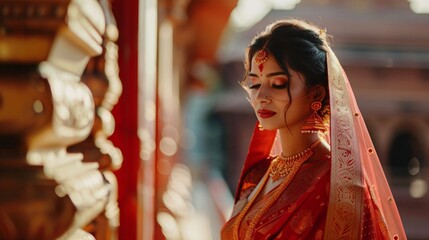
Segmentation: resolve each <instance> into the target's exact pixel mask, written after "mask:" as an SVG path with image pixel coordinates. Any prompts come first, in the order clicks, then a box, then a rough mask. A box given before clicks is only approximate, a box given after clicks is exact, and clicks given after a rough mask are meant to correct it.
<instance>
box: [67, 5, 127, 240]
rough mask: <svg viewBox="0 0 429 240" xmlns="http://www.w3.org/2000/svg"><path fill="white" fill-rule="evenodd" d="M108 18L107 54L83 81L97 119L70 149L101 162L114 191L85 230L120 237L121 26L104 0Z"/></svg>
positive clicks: (99, 235) (97, 59)
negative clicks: (116, 135) (115, 137)
mask: <svg viewBox="0 0 429 240" xmlns="http://www.w3.org/2000/svg"><path fill="white" fill-rule="evenodd" d="M99 2H100V5H101V7H102V9H103V12H104V16H105V18H106V32H105V35H104V37H103V39H104V40H103V53H102V54H101V55H100V56H96V57H94V58H92V59H91V60H90V61H89V63H88V65H87V67H86V69H85V72H84V74H83V76H82V82H83V83H85V85H87V86H88V88H89V89H90V91H91V93H92V96H93V98H94V112H95V119H94V124H93V127H92V130H91V133H90V135H89V136H88V137H87V138H86V139H85V140H84V141H82V142H80V143H77V144H75V145H72V146H70V147H69V148H68V150H69V151H70V152H81V153H83V155H84V158H83V161H84V162H88V163H97V164H98V169H99V170H100V172H101V173H102V174H103V176H104V178H105V180H106V182H107V183H108V184H109V186H110V188H111V189H110V190H111V193H110V195H109V200H108V203H107V205H106V208H105V210H104V211H103V212H102V213H101V214H100V215H99V216H97V217H96V218H95V219H94V220H93V221H92V222H91V223H90V224H89V225H87V226H86V227H85V230H87V231H88V232H90V233H91V234H92V235H93V236H95V237H96V239H117V238H118V234H117V228H118V226H119V207H118V202H117V198H118V183H117V180H116V176H115V175H114V174H113V173H112V171H114V170H117V169H119V168H120V167H121V165H122V160H123V157H122V153H121V151H120V150H119V149H118V148H116V147H115V146H114V145H113V144H112V142H111V141H110V140H108V138H109V137H110V136H111V135H112V134H113V131H114V129H115V120H114V118H113V115H112V113H111V111H112V109H113V106H114V105H115V104H116V103H117V102H118V99H119V96H120V95H121V93H122V83H121V81H120V79H119V67H118V46H117V45H116V44H115V42H116V41H117V39H118V29H117V27H116V22H115V19H114V16H113V14H112V12H111V8H110V3H109V2H108V1H107V0H100V1H99Z"/></svg>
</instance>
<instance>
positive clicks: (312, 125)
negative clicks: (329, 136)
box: [301, 101, 326, 133]
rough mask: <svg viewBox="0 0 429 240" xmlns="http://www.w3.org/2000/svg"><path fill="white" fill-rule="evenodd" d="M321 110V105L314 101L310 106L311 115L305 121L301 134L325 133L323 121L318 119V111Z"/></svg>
mask: <svg viewBox="0 0 429 240" xmlns="http://www.w3.org/2000/svg"><path fill="white" fill-rule="evenodd" d="M321 108H322V103H321V102H319V101H315V102H313V103H312V104H311V109H312V110H313V114H311V116H310V117H309V118H308V119H307V121H306V122H305V124H304V126H302V129H301V133H317V132H326V127H325V124H323V119H322V118H321V117H320V115H319V113H317V111H319V110H320V109H321Z"/></svg>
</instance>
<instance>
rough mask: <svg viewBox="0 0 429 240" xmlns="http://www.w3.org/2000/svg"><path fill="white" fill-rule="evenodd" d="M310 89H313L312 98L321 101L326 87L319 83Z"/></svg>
mask: <svg viewBox="0 0 429 240" xmlns="http://www.w3.org/2000/svg"><path fill="white" fill-rule="evenodd" d="M312 91H314V96H313V99H314V100H315V101H319V102H321V101H322V100H323V99H324V98H325V96H326V88H325V87H324V86H323V85H321V84H317V85H316V86H314V87H313V89H312Z"/></svg>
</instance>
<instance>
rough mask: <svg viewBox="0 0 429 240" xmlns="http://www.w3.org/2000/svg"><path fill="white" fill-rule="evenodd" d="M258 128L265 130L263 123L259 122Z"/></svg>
mask: <svg viewBox="0 0 429 240" xmlns="http://www.w3.org/2000/svg"><path fill="white" fill-rule="evenodd" d="M258 128H259V131H264V127H263V126H262V125H261V123H258Z"/></svg>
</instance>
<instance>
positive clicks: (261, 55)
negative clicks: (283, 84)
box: [255, 48, 268, 73]
mask: <svg viewBox="0 0 429 240" xmlns="http://www.w3.org/2000/svg"><path fill="white" fill-rule="evenodd" d="M267 59H268V53H267V50H265V48H263V49H262V50H261V51H259V52H258V54H256V57H255V62H256V63H257V64H258V68H259V71H260V72H261V73H262V70H264V63H265V62H266V61H267Z"/></svg>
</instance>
